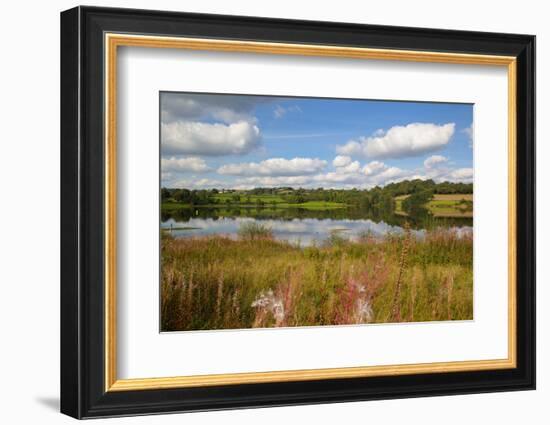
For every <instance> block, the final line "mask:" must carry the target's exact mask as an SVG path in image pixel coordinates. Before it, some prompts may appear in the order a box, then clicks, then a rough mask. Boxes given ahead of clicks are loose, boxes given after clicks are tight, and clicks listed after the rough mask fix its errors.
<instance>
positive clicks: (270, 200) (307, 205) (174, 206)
mask: <svg viewBox="0 0 550 425" xmlns="http://www.w3.org/2000/svg"><path fill="white" fill-rule="evenodd" d="M247 198H248V197H243V198H241V201H239V202H232V201H231V197H230V196H221V195H220V197H217V199H219V203H214V204H204V205H191V204H186V203H180V202H175V201H166V202H163V203H162V204H161V209H162V210H163V211H174V210H178V209H181V208H225V207H228V206H229V207H237V208H258V206H261V207H265V208H304V209H309V210H328V209H336V208H345V207H346V204H343V203H340V202H328V201H308V202H301V203H293V204H291V203H288V202H284V201H283V199H281V198H279V197H277V196H273V195H257V196H255V197H253V196H250V198H251V199H250V202H249V200H248V199H247ZM227 200H229V201H230V202H227ZM258 201H261V203H260V202H258Z"/></svg>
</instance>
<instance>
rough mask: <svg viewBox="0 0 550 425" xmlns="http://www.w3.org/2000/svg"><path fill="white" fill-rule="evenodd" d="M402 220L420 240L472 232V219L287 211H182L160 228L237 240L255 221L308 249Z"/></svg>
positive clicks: (378, 232)
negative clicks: (441, 231)
mask: <svg viewBox="0 0 550 425" xmlns="http://www.w3.org/2000/svg"><path fill="white" fill-rule="evenodd" d="M405 220H407V221H409V223H410V224H411V226H412V228H413V230H412V231H413V233H414V234H415V235H416V236H417V237H422V235H423V234H424V233H425V231H426V229H429V228H434V227H447V228H454V229H457V230H458V231H459V232H470V231H471V230H472V219H448V218H447V219H435V218H433V217H431V216H429V215H427V216H422V217H407V218H405V217H401V216H396V215H394V214H385V215H384V214H381V213H380V212H379V211H376V212H373V211H358V210H348V209H338V210H324V211H311V210H299V209H294V210H289V209H280V210H273V209H265V208H262V209H240V210H239V209H238V210H230V209H229V210H226V209H203V208H197V209H183V210H178V211H175V212H171V213H163V214H162V219H161V227H162V228H163V229H171V230H170V233H171V235H172V236H174V237H177V238H185V237H200V236H211V235H226V236H229V237H232V238H237V236H238V231H239V228H240V227H241V226H242V225H243V224H244V223H250V222H254V221H256V222H259V223H261V224H262V225H264V226H267V227H269V228H271V230H272V232H273V235H274V237H275V238H276V239H279V240H286V241H289V242H292V243H299V244H300V245H302V246H308V245H311V244H313V243H316V244H318V243H321V242H322V241H324V240H326V239H327V238H329V237H330V236H331V235H333V234H337V235H338V236H340V237H342V238H346V239H350V240H355V239H357V238H358V237H359V236H360V235H361V234H364V233H366V232H370V233H371V234H373V235H375V236H383V235H385V234H387V233H390V232H391V233H401V232H402V231H403V228H402V225H403V224H404V222H405Z"/></svg>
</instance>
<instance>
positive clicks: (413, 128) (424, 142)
mask: <svg viewBox="0 0 550 425" xmlns="http://www.w3.org/2000/svg"><path fill="white" fill-rule="evenodd" d="M454 131H455V124H454V123H447V124H443V125H438V124H432V123H411V124H408V125H406V126H394V127H391V128H390V129H389V130H388V131H385V132H384V131H383V130H377V131H376V132H375V133H374V134H373V135H372V136H370V137H361V138H359V139H358V140H350V141H349V142H348V143H346V144H344V145H338V146H337V147H336V152H337V153H338V154H340V155H347V156H364V157H367V158H402V157H406V156H416V155H420V154H422V153H426V152H431V151H435V150H438V149H441V148H442V147H444V146H446V145H447V144H448V143H449V141H450V140H451V137H452V136H453V134H454Z"/></svg>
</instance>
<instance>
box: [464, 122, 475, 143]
mask: <svg viewBox="0 0 550 425" xmlns="http://www.w3.org/2000/svg"><path fill="white" fill-rule="evenodd" d="M462 132H463V133H464V134H466V136H468V144H469V146H470V147H471V148H472V147H473V146H474V123H471V124H470V126H469V127H466V128H463V129H462Z"/></svg>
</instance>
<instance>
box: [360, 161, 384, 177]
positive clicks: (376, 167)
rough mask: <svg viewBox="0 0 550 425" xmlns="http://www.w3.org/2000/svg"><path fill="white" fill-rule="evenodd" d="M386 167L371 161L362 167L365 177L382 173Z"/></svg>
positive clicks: (378, 162)
mask: <svg viewBox="0 0 550 425" xmlns="http://www.w3.org/2000/svg"><path fill="white" fill-rule="evenodd" d="M385 168H387V167H386V164H384V163H383V162H380V161H371V162H369V163H368V164H367V165H365V166H364V167H363V173H364V174H365V175H366V176H373V175H376V174H378V173H380V172H382V171H383V170H384V169H385Z"/></svg>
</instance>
